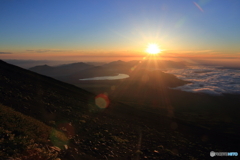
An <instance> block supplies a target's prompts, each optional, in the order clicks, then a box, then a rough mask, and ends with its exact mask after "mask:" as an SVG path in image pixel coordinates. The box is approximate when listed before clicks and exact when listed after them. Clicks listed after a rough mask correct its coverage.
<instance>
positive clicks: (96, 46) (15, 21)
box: [0, 0, 240, 61]
mask: <svg viewBox="0 0 240 160" xmlns="http://www.w3.org/2000/svg"><path fill="white" fill-rule="evenodd" d="M239 8H240V1H239V0H196V1H191V0H71V1H68V0H34V1H33V0H0V59H33V60H48V59H49V60H79V61H81V60H84V59H95V60H100V59H107V58H112V59H121V57H122V58H124V57H125V59H130V57H140V58H141V57H144V56H146V54H147V53H146V51H145V50H146V47H147V45H148V44H150V43H156V44H158V45H159V46H160V48H161V50H163V51H162V52H161V53H160V54H159V56H160V57H163V58H164V57H165V58H182V59H184V58H188V59H191V58H192V59H198V58H199V59H214V60H216V59H220V60H222V59H228V60H233V61H239V60H240V59H239V57H240V45H239V44H240V9H239Z"/></svg>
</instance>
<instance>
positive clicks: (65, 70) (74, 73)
mask: <svg viewBox="0 0 240 160" xmlns="http://www.w3.org/2000/svg"><path fill="white" fill-rule="evenodd" d="M135 67H138V68H141V69H162V70H164V69H167V68H183V67H187V65H186V62H174V61H150V60H145V61H141V62H140V61H129V62H124V61H121V60H119V61H113V62H110V63H107V64H104V65H102V66H93V65H89V64H86V63H83V62H79V63H72V64H67V65H60V66H54V67H52V66H48V65H40V66H35V67H32V68H30V69H29V70H31V71H34V72H36V73H39V74H42V75H46V76H50V77H53V78H56V79H59V80H67V79H72V80H73V79H75V80H78V79H80V78H92V77H96V76H111V75H117V74H119V73H125V74H129V73H130V72H131V70H133V69H134V68H135Z"/></svg>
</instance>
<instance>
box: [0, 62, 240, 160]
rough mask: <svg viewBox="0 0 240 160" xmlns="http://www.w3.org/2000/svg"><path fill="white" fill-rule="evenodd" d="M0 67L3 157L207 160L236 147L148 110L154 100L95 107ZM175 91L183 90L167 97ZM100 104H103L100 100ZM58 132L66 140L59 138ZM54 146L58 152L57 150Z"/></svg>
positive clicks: (79, 95)
mask: <svg viewBox="0 0 240 160" xmlns="http://www.w3.org/2000/svg"><path fill="white" fill-rule="evenodd" d="M0 67H1V70H0V71H1V72H0V84H1V85H0V87H1V88H0V90H1V99H0V103H2V104H5V106H4V105H0V110H1V114H0V120H1V122H3V123H4V125H1V127H0V132H1V138H3V139H4V140H2V139H1V141H0V146H4V148H6V149H5V150H1V152H0V156H1V155H3V154H4V155H5V156H8V157H6V158H4V159H9V158H10V157H14V158H17V157H18V158H19V157H24V156H25V158H22V159H29V160H30V159H42V160H45V159H54V158H57V157H59V158H61V159H62V160H76V159H94V158H95V159H123V160H125V159H206V158H208V157H209V152H210V151H211V150H214V151H238V148H237V146H238V144H239V143H238V142H239V141H237V139H234V140H235V141H229V140H228V139H229V137H228V138H225V137H224V138H223V137H222V136H221V134H218V133H216V132H214V134H211V130H210V131H209V130H205V129H202V128H199V127H196V126H194V124H193V125H186V124H184V123H182V122H181V121H178V120H177V119H174V118H169V117H168V115H166V114H164V113H166V112H164V110H152V109H151V106H154V105H153V104H148V106H147V107H145V108H144V107H142V105H144V104H141V103H139V101H138V100H139V99H133V101H134V102H135V103H136V104H131V105H130V103H128V102H126V101H125V100H124V99H122V102H121V103H119V102H116V101H113V100H112V99H110V105H109V107H108V108H102V109H98V108H96V106H95V95H93V94H91V93H89V92H87V91H85V90H82V89H79V88H77V87H74V86H73V85H69V84H66V83H63V82H59V81H57V80H54V79H52V78H49V77H45V76H41V75H39V74H35V73H33V72H30V71H27V70H24V69H21V68H19V67H15V66H13V65H9V64H7V63H5V62H2V61H0ZM142 73H144V72H142ZM139 75H141V74H139ZM149 75H150V74H149ZM153 75H155V74H153ZM160 75H161V73H160ZM163 77H165V76H163ZM160 78H162V77H161V76H160ZM139 84H141V83H139ZM121 86H126V87H129V89H128V90H127V91H126V92H124V91H123V94H126V95H129V93H128V91H130V90H131V89H134V87H135V86H132V85H130V86H128V85H127V84H125V85H124V83H122V84H121ZM121 86H119V89H117V90H118V91H120V90H121V88H120V87H121ZM149 88H150V87H149ZM166 89H167V87H164V88H163V90H166ZM132 93H133V94H134V92H132ZM132 93H131V94H132ZM135 93H136V92H135ZM148 93H149V95H148V96H152V95H153V92H152V91H150V92H148ZM137 94H138V95H139V94H141V93H137ZM156 94H158V93H156ZM168 94H171V93H168ZM180 94H183V92H180V93H177V92H176V93H174V95H172V96H173V97H178V96H180ZM146 96H147V95H146ZM154 96H158V95H154ZM163 96H164V94H163ZM167 97H168V96H166V95H165V97H163V98H164V99H163V100H165V102H167V101H169V100H168V99H166V98H167ZM130 98H131V96H130ZM187 98H188V97H185V99H184V100H183V101H186V100H188V99H187ZM100 102H101V103H102V104H105V101H103V99H101V101H100ZM164 104H169V103H164ZM25 106H26V107H25ZM156 107H159V106H156ZM169 107H170V106H169ZM9 108H14V109H15V110H17V111H19V112H17V111H13V109H9ZM168 109H171V108H167V113H168ZM161 111H162V112H161ZM172 111H173V112H174V110H172ZM20 112H21V113H20ZM22 113H24V114H27V115H29V116H31V117H28V116H26V115H24V114H22ZM6 115H7V116H6ZM36 119H37V120H36ZM27 122H29V123H27ZM43 122H44V123H43ZM35 130H36V132H34V131H35ZM45 132H46V134H44V133H45ZM59 132H60V133H59ZM38 133H39V135H38V136H39V137H41V134H44V135H45V136H43V139H41V141H39V140H38V138H36V136H37V134H38ZM61 133H64V135H65V137H67V139H68V140H65V141H64V140H63V141H64V142H62V140H60V137H62V136H61ZM215 133H216V134H215ZM56 135H58V136H56ZM25 136H28V137H29V138H24V137H25ZM56 137H59V138H56ZM213 137H215V139H213ZM62 139H64V136H63V138H62ZM219 139H221V141H219ZM45 141H47V142H45ZM22 144H24V145H22ZM60 144H61V145H60ZM64 144H65V146H63V145H64ZM54 146H59V147H61V150H60V151H56V150H55V149H57V148H56V147H54ZM16 148H17V150H14V149H16ZM19 148H20V150H18V149H19ZM52 148H54V149H52ZM64 148H65V149H64ZM55 153H58V154H57V155H55ZM49 154H50V155H49ZM46 155H47V157H46ZM33 156H34V157H33ZM40 156H41V157H44V158H40ZM51 157H52V158H51ZM53 157H54V158H53Z"/></svg>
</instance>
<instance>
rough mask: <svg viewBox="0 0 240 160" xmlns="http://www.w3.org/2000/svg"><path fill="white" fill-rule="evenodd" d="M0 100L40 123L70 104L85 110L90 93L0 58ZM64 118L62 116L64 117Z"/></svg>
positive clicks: (91, 98) (90, 99) (62, 112)
mask: <svg viewBox="0 0 240 160" xmlns="http://www.w3.org/2000/svg"><path fill="white" fill-rule="evenodd" d="M0 70H1V72H0V73H1V78H0V84H1V93H0V102H1V103H2V104H4V105H7V106H10V107H12V108H14V109H16V110H17V111H20V112H22V113H24V114H27V115H30V116H33V117H35V118H37V119H40V120H42V121H44V122H47V121H49V120H52V118H53V117H54V116H53V115H54V114H55V113H58V116H59V117H61V115H62V114H67V113H68V112H69V111H71V110H72V107H73V106H74V107H75V108H77V109H78V110H79V111H83V112H84V111H88V107H89V106H88V105H89V104H92V103H93V102H94V95H93V94H91V93H90V92H87V91H85V90H82V89H80V88H76V87H74V86H73V85H70V84H67V83H63V82H60V81H57V80H55V79H53V78H49V77H46V76H42V75H39V74H36V73H34V72H31V71H27V70H25V69H22V68H20V67H16V66H14V65H10V64H7V63H5V62H3V61H0ZM64 117H65V116H64Z"/></svg>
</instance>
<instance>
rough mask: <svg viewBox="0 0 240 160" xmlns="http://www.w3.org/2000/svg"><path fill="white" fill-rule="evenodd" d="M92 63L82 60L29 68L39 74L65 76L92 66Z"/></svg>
mask: <svg viewBox="0 0 240 160" xmlns="http://www.w3.org/2000/svg"><path fill="white" fill-rule="evenodd" d="M92 67H94V66H93V65H89V64H86V63H83V62H79V63H72V64H65V65H60V66H54V67H51V66H48V65H41V66H35V67H32V68H29V70H31V71H34V72H37V73H39V74H43V75H46V76H50V77H59V76H66V75H71V74H73V73H76V72H79V71H82V70H85V69H88V68H92Z"/></svg>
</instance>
